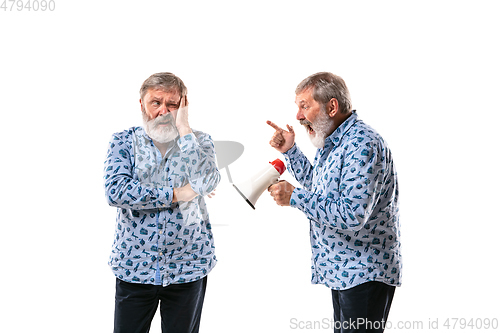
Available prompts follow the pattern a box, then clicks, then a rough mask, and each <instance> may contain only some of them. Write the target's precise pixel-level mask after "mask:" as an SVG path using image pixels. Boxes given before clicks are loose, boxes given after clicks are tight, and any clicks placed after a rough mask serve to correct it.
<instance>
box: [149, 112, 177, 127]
mask: <svg viewBox="0 0 500 333" xmlns="http://www.w3.org/2000/svg"><path fill="white" fill-rule="evenodd" d="M151 121H152V122H153V124H152V125H153V126H158V125H166V124H171V123H172V122H173V121H174V117H173V116H172V114H171V113H168V114H165V115H163V116H158V117H156V118H155V119H153V120H151Z"/></svg>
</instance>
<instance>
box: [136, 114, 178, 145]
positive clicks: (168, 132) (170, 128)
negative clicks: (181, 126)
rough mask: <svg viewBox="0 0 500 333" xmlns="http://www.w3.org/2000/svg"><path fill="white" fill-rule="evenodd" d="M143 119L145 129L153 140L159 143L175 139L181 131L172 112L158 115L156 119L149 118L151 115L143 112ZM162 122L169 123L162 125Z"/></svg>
mask: <svg viewBox="0 0 500 333" xmlns="http://www.w3.org/2000/svg"><path fill="white" fill-rule="evenodd" d="M142 121H143V123H144V130H145V131H146V134H147V135H149V137H150V138H151V139H153V141H156V142H159V143H167V142H170V141H172V140H174V139H175V138H176V137H177V135H179V132H178V131H177V127H176V126H175V120H174V117H173V116H172V114H171V113H168V114H167V115H165V116H158V117H156V118H155V119H149V116H148V115H147V114H146V113H145V112H143V113H142ZM161 123H163V124H164V123H168V125H167V126H160V124H161Z"/></svg>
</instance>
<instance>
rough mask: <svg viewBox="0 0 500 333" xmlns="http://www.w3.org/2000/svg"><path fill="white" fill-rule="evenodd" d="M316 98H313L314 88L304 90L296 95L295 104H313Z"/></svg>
mask: <svg viewBox="0 0 500 333" xmlns="http://www.w3.org/2000/svg"><path fill="white" fill-rule="evenodd" d="M312 102H314V98H313V97H312V88H308V89H304V90H302V91H301V92H299V93H298V94H297V95H295V104H297V105H299V104H304V103H312Z"/></svg>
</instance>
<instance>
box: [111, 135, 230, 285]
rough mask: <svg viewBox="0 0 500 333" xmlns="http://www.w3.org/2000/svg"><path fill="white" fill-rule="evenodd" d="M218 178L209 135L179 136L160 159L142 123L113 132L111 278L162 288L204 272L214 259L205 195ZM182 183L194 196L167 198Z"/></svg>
mask: <svg viewBox="0 0 500 333" xmlns="http://www.w3.org/2000/svg"><path fill="white" fill-rule="evenodd" d="M219 181H220V174H219V171H218V169H217V164H216V162H215V150H214V144H213V142H212V139H211V137H210V136H209V135H208V134H205V133H203V132H199V131H194V133H190V134H188V135H185V136H183V137H181V138H177V140H174V141H172V142H171V143H170V144H169V147H168V148H167V152H166V154H165V157H163V158H162V156H161V153H160V151H159V150H158V149H157V148H156V147H155V146H154V144H153V141H152V140H151V138H149V136H147V135H146V133H145V131H144V129H143V128H141V127H134V128H131V129H129V130H126V131H123V132H121V133H115V134H114V135H113V136H112V138H111V141H110V143H109V148H108V152H107V157H106V162H105V163H104V187H105V192H106V198H107V200H108V203H109V205H111V206H114V207H117V216H116V231H115V238H114V243H113V247H112V252H111V256H110V261H109V265H110V266H111V268H112V270H113V272H114V274H115V276H116V277H117V278H119V279H121V280H123V281H126V282H135V283H145V284H155V285H163V286H166V285H169V284H173V283H185V282H191V281H194V280H198V279H200V278H202V277H204V276H206V275H207V274H208V272H209V271H210V270H211V269H212V268H213V267H214V266H215V263H216V257H215V254H214V243H213V236H212V231H211V225H210V221H209V217H208V212H207V207H206V204H205V200H204V196H205V195H206V194H209V193H211V192H212V191H213V190H214V189H215V187H216V186H217V185H218V183H219ZM188 183H189V184H190V185H191V187H192V188H193V190H194V191H195V192H196V193H198V194H199V196H197V197H196V198H195V199H193V200H192V201H190V202H176V203H172V197H173V189H174V188H179V187H182V186H184V185H186V184H188Z"/></svg>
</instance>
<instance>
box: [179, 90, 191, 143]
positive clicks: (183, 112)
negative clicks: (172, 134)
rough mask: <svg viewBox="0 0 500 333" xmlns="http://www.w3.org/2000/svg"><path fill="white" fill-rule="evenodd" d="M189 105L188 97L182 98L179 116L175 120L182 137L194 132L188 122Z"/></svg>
mask: <svg viewBox="0 0 500 333" xmlns="http://www.w3.org/2000/svg"><path fill="white" fill-rule="evenodd" d="M188 105H189V103H188V100H187V95H184V96H182V97H181V103H180V105H179V109H177V116H176V118H175V126H176V127H177V131H179V135H180V136H181V137H182V136H184V135H186V134H188V133H191V132H192V131H191V127H190V126H189V121H188Z"/></svg>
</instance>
